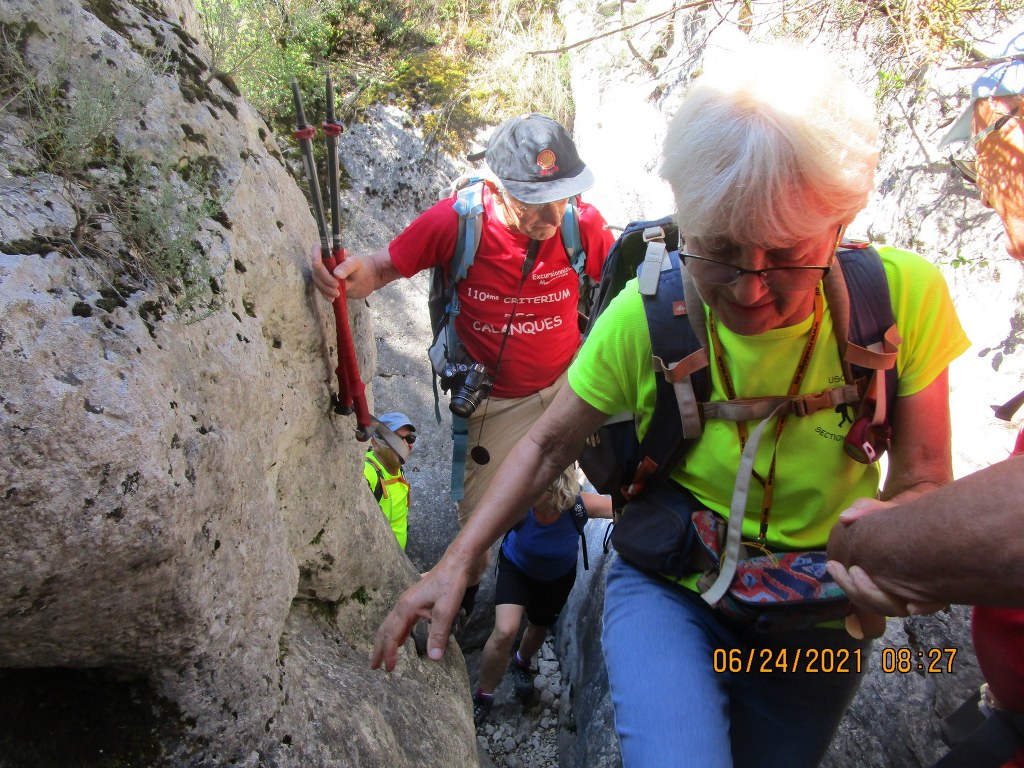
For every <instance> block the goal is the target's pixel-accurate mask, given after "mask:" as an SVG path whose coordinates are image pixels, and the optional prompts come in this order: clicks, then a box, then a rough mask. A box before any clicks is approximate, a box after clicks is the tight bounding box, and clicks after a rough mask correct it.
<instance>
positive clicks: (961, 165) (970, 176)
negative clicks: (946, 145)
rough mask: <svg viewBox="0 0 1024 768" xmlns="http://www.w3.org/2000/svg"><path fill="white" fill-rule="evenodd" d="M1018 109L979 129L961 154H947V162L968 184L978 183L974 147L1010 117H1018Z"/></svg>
mask: <svg viewBox="0 0 1024 768" xmlns="http://www.w3.org/2000/svg"><path fill="white" fill-rule="evenodd" d="M1019 111H1020V108H1019V107H1014V108H1013V109H1012V110H1011V111H1010V112H1008V113H1006V114H1005V115H1003V116H1001V117H1000V118H999V119H998V120H996V121H995V122H994V123H992V125H990V126H988V127H987V128H983V129H982V130H981V131H979V132H978V133H977V134H976V135H975V136H973V137H972V138H971V140H970V141H969V142H967V144H966V145H965V146H964V148H963V150H961V151H962V153H963V154H962V155H961V156H959V157H958V156H956V155H950V156H949V162H950V163H951V164H952V166H953V167H954V168H955V169H956V170H957V171H959V172H960V176H961V177H962V178H963V180H964V181H966V182H967V183H968V184H977V183H978V153H977V150H976V149H975V147H976V146H977V145H978V144H979V142H981V141H982V140H983V139H985V138H986V137H988V136H991V135H992V134H993V133H996V132H998V131H1001V130H1002V129H1003V126H1005V125H1006V124H1007V123H1008V122H1010V119H1011V118H1014V117H1020V115H1018V114H1017V113H1018V112H1019Z"/></svg>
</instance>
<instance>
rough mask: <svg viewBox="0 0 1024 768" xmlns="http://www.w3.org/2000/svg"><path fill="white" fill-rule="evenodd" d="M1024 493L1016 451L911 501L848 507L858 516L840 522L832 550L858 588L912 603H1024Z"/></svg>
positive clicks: (1023, 463) (1021, 459)
mask: <svg viewBox="0 0 1024 768" xmlns="http://www.w3.org/2000/svg"><path fill="white" fill-rule="evenodd" d="M1022 499H1024V456H1016V457H1013V458H1010V459H1008V460H1006V461H1003V462H1000V463H999V464H996V465H994V466H991V467H988V468H986V469H983V470H981V471H979V472H976V473H974V474H973V475H969V476H967V477H964V478H962V479H960V480H957V481H956V482H955V483H952V484H950V485H947V486H946V487H944V488H940V489H938V490H936V491H933V492H932V493H929V494H926V495H924V496H921V497H919V498H916V499H912V500H910V501H907V502H906V503H900V504H895V505H892V506H887V507H884V508H879V509H878V510H877V511H873V512H871V513H870V514H863V513H861V514H860V515H859V516H858V514H857V513H856V512H853V513H849V514H847V513H844V516H845V517H846V518H847V519H849V518H850V517H853V518H854V519H853V522H850V523H844V522H843V517H841V518H840V523H839V524H838V525H836V527H835V528H833V529H832V534H831V535H830V536H829V541H828V553H829V557H830V558H831V559H833V560H835V561H837V562H838V564H840V565H841V566H843V567H844V568H845V569H846V572H847V574H848V575H849V576H850V577H853V579H852V585H853V588H854V589H859V590H864V591H868V592H869V591H870V586H871V585H873V586H875V587H876V588H877V589H879V590H881V591H882V592H883V593H886V594H888V595H890V596H893V597H895V598H898V599H900V600H902V601H904V602H905V603H912V604H926V603H929V602H940V603H965V604H975V603H980V604H985V605H1002V606H1024V506H1022V502H1021V500H1022ZM833 568H834V566H830V571H832V570H833ZM833 575H835V574H833ZM865 576H866V577H867V578H868V582H869V583H865V582H864V581H863V577H865ZM837 581H838V579H837ZM844 588H845V587H844Z"/></svg>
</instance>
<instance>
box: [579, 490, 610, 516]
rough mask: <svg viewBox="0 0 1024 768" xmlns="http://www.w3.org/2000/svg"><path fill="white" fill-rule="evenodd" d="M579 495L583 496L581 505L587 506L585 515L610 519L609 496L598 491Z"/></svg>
mask: <svg viewBox="0 0 1024 768" xmlns="http://www.w3.org/2000/svg"><path fill="white" fill-rule="evenodd" d="M580 496H581V497H582V498H583V506H585V507H586V508H587V517H593V518H598V517H603V518H605V519H606V520H611V519H612V512H613V510H612V497H611V496H602V495H601V494H598V493H581V494H580Z"/></svg>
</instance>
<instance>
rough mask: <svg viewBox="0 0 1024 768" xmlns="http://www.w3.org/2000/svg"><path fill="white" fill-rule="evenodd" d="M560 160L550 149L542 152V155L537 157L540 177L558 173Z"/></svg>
mask: <svg viewBox="0 0 1024 768" xmlns="http://www.w3.org/2000/svg"><path fill="white" fill-rule="evenodd" d="M557 163H558V160H557V158H556V157H555V153H554V152H552V151H551V150H550V149H543V150H541V152H540V154H539V155H537V165H539V166H540V175H541V176H548V175H550V174H552V173H558V165H557Z"/></svg>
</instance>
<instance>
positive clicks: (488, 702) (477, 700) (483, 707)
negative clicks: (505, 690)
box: [473, 695, 494, 728]
mask: <svg viewBox="0 0 1024 768" xmlns="http://www.w3.org/2000/svg"><path fill="white" fill-rule="evenodd" d="M493 706H494V697H493V696H491V697H489V698H488V697H485V696H479V695H477V696H474V697H473V725H475V726H476V727H477V728H479V727H480V726H481V725H483V723H484V721H485V720H486V719H487V716H488V715H489V714H491V707H493Z"/></svg>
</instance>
